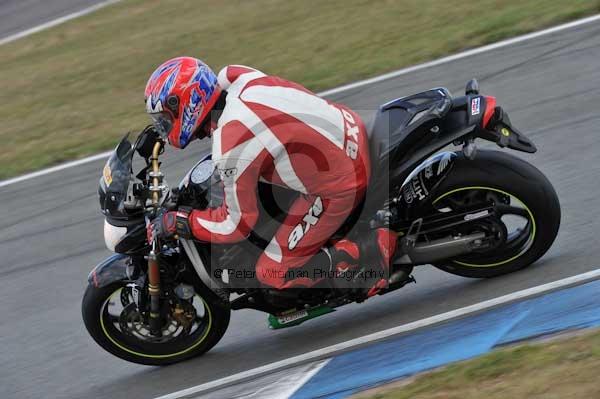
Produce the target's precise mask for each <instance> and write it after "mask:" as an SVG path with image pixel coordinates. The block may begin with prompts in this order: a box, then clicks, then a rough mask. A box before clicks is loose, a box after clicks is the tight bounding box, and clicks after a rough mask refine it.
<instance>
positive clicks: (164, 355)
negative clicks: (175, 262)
mask: <svg viewBox="0 0 600 399" xmlns="http://www.w3.org/2000/svg"><path fill="white" fill-rule="evenodd" d="M195 294H196V295H195V296H194V297H192V298H191V299H190V300H188V301H180V303H179V304H178V306H177V307H176V308H173V309H171V308H169V309H165V311H164V314H165V315H166V316H165V317H164V323H163V326H162V334H161V336H160V337H157V336H154V335H152V334H150V329H149V327H148V323H147V317H145V316H144V313H143V312H140V311H139V310H138V307H137V305H136V303H135V302H136V300H134V298H136V297H137V296H138V295H141V294H140V293H133V292H132V289H131V288H130V287H128V286H126V285H125V283H124V282H118V283H113V284H110V285H107V286H106V287H100V288H97V287H95V286H94V285H93V284H90V285H88V287H87V289H86V291H85V295H84V297H83V301H82V315H83V320H84V323H85V326H86V328H87V330H88V332H89V333H90V335H91V336H92V338H93V339H94V340H95V341H96V342H97V343H98V344H99V345H100V346H102V347H103V348H104V349H105V350H107V351H108V352H110V353H112V354H113V355H115V356H118V357H120V358H122V359H125V360H128V361H130V362H134V363H139V364H146V365H156V366H161V365H167V364H172V363H177V362H180V361H182V360H185V359H188V358H191V357H194V356H198V355H201V354H203V353H204V352H206V351H208V350H209V349H210V348H212V347H213V346H214V345H216V344H217V342H218V341H219V340H220V339H221V337H222V336H223V334H224V333H225V330H226V329H227V326H228V325H229V317H230V310H229V308H227V307H226V306H224V305H222V304H220V303H219V302H217V301H214V300H210V298H211V295H210V293H208V292H206V293H202V292H200V293H198V292H196V293H195ZM165 307H166V308H168V307H169V305H168V304H165Z"/></svg>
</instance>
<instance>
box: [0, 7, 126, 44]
mask: <svg viewBox="0 0 600 399" xmlns="http://www.w3.org/2000/svg"><path fill="white" fill-rule="evenodd" d="M119 1H121V0H107V1H103V2H102V3H98V4H95V5H93V6H90V7H88V8H84V9H83V10H79V11H76V12H74V13H71V14H67V15H65V16H64V17H60V18H57V19H53V20H52V21H48V22H45V23H43V24H41V25H38V26H34V27H33V28H30V29H26V30H24V31H21V32H18V33H15V34H13V35H10V36H7V37H4V38H2V39H0V46H1V45H3V44H6V43H10V42H14V41H15V40H18V39H20V38H22V37H25V36H29V35H32V34H34V33H37V32H41V31H43V30H46V29H48V28H52V27H53V26H56V25H60V24H62V23H64V22H67V21H70V20H72V19H75V18H79V17H81V16H84V15H86V14H90V13H92V12H94V11H97V10H99V9H101V8H104V7H106V6H108V5H111V4H114V3H117V2H119Z"/></svg>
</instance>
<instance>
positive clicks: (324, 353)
mask: <svg viewBox="0 0 600 399" xmlns="http://www.w3.org/2000/svg"><path fill="white" fill-rule="evenodd" d="M597 279H600V269H596V270H592V271H590V272H587V273H583V274H578V275H576V276H571V277H567V278H565V279H562V280H558V281H554V282H552V283H548V284H542V285H538V286H536V287H531V288H528V289H525V290H522V291H517V292H513V293H510V294H508V295H504V296H500V297H497V298H493V299H490V300H487V301H483V302H479V303H476V304H473V305H470V306H466V307H464V308H460V309H455V310H452V311H450V312H446V313H441V314H438V315H435V316H431V317H428V318H426V319H422V320H417V321H414V322H412V323H408V324H404V325H401V326H397V327H392V328H389V329H387V330H382V331H378V332H376V333H373V334H369V335H365V336H363V337H359V338H355V339H351V340H349V341H346V342H341V343H339V344H336V345H332V346H328V347H326V348H321V349H317V350H314V351H312V352H308V353H304V354H302V355H298V356H294V357H291V358H288V359H284V360H280V361H278V362H275V363H271V364H267V365H264V366H261V367H257V368H254V369H251V370H247V371H243V372H241V373H237V374H234V375H230V376H229V377H224V378H221V379H218V380H215V381H211V382H207V383H204V384H201V385H197V386H195V387H191V388H188V389H184V390H181V391H178V392H174V393H172V394H169V395H165V396H161V397H159V398H157V399H181V398H188V397H191V395H197V394H199V393H202V392H206V391H213V390H215V389H216V388H219V387H223V386H225V385H230V384H234V383H239V382H242V381H245V380H248V379H251V378H256V377H260V376H262V375H265V374H269V373H273V372H276V371H280V370H282V369H286V368H288V367H292V366H297V365H299V364H302V363H305V362H309V361H314V360H318V359H324V358H326V357H328V356H333V355H335V354H337V353H340V352H343V351H347V350H349V349H352V348H356V347H359V346H363V345H365V344H367V343H372V342H375V341H379V340H382V339H384V338H389V337H391V336H394V335H398V334H402V333H406V332H408V331H413V330H416V329H419V328H423V327H428V326H431V325H434V324H438V323H441V322H445V321H449V320H452V319H456V318H460V317H464V316H467V315H469V314H473V313H477V312H481V311H483V310H487V309H491V308H494V307H497V306H499V305H504V304H507V303H510V302H514V301H517V300H522V299H526V298H530V297H534V296H538V295H540V294H543V293H547V292H550V291H555V290H557V289H560V288H565V287H568V286H571V285H576V284H582V283H584V282H588V281H592V280H597Z"/></svg>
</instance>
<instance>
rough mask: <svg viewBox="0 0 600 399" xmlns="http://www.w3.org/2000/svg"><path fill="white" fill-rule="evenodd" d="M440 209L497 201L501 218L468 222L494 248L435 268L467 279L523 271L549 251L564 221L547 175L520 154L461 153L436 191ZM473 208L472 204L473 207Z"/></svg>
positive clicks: (456, 208) (492, 152) (496, 206)
mask: <svg viewBox="0 0 600 399" xmlns="http://www.w3.org/2000/svg"><path fill="white" fill-rule="evenodd" d="M436 192H437V194H436V198H435V199H434V200H433V205H434V207H435V208H436V209H437V210H438V211H440V212H444V211H449V210H460V209H461V208H464V209H467V208H468V207H473V206H476V205H486V204H487V205H489V204H491V205H493V206H494V208H495V210H496V212H497V217H496V218H494V219H492V220H490V218H485V219H482V222H480V223H473V224H471V225H470V229H471V231H466V232H461V233H473V232H476V231H484V232H485V233H486V235H487V236H488V237H489V236H491V237H493V239H492V245H491V247H488V248H486V249H482V250H478V251H474V252H472V253H470V254H468V255H464V256H461V257H458V258H455V259H452V260H449V261H445V262H440V263H437V264H435V265H434V266H436V267H438V268H440V269H442V270H444V271H447V272H449V273H452V274H457V275H460V276H464V277H477V278H480V277H495V276H499V275H502V274H506V273H511V272H514V271H516V270H519V269H523V268H525V267H527V266H529V265H530V264H532V263H533V262H535V261H536V260H537V259H539V258H540V257H541V256H542V255H544V254H545V253H546V251H548V249H549V248H550V246H551V245H552V243H553V242H554V239H555V238H556V235H557V234H558V228H559V225H560V204H559V201H558V197H557V195H556V192H555V191H554V188H553V187H552V185H551V184H550V182H549V181H548V179H547V178H546V177H545V176H544V175H543V174H542V173H541V172H540V171H539V170H538V169H536V168H535V167H534V166H532V165H530V164H529V163H527V162H525V161H523V160H522V159H520V158H517V157H514V156H512V155H509V154H506V153H504V152H498V151H481V150H480V151H479V152H478V154H477V156H476V158H475V159H474V160H469V159H466V158H465V157H464V156H459V157H458V158H457V159H456V163H455V164H454V167H453V169H452V171H451V173H450V175H449V176H448V177H447V178H446V179H445V180H444V181H442V183H441V184H440V186H439V187H438V188H437V189H436ZM471 209H472V208H471Z"/></svg>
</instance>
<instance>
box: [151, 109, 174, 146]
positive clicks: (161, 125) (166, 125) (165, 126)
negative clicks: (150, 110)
mask: <svg viewBox="0 0 600 399" xmlns="http://www.w3.org/2000/svg"><path fill="white" fill-rule="evenodd" d="M150 117H151V118H152V122H153V124H154V128H155V129H156V132H157V133H158V134H159V135H160V137H162V139H163V140H165V141H166V140H167V139H168V137H169V133H171V129H173V121H172V119H171V116H170V115H169V114H168V113H167V112H159V113H156V114H150Z"/></svg>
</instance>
